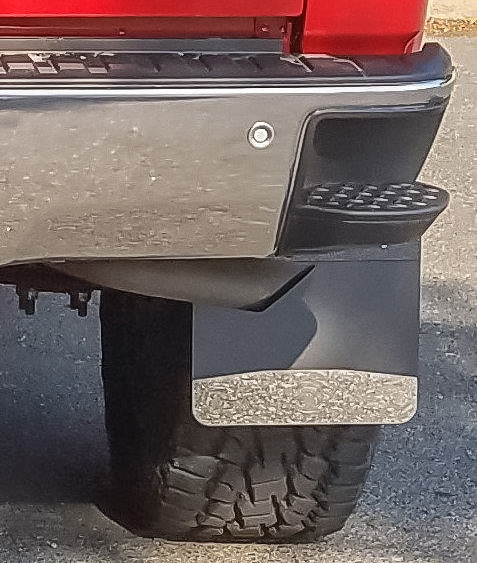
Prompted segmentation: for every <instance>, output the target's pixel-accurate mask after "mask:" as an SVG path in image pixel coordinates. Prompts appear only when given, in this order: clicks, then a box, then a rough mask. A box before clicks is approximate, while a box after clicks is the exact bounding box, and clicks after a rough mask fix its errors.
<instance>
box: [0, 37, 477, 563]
mask: <svg viewBox="0 0 477 563" xmlns="http://www.w3.org/2000/svg"><path fill="white" fill-rule="evenodd" d="M440 40H441V41H442V42H443V43H444V44H445V45H446V46H447V47H448V48H449V49H450V51H451V53H452V55H453V58H454V61H455V63H456V66H457V70H458V83H457V88H456V91H455V94H454V96H453V100H452V104H451V106H450V108H449V110H448V112H447V115H446V117H445V121H444V123H443V125H442V127H441V130H440V133H439V137H438V140H437V142H436V143H435V145H434V148H433V150H432V154H431V156H430V158H429V159H428V161H427V163H426V165H425V169H424V170H423V173H422V175H421V177H422V179H424V180H426V181H428V182H430V183H434V184H436V185H438V186H442V187H444V188H446V189H447V190H449V191H450V193H451V196H452V203H451V205H450V208H449V209H448V210H447V211H446V212H445V213H444V214H443V215H442V217H441V218H440V219H439V221H438V223H437V224H436V225H434V226H433V228H432V229H431V231H430V232H429V233H428V234H427V235H426V237H425V241H424V263H423V290H422V328H421V366H420V406H419V412H418V414H417V415H416V417H415V418H414V419H413V420H412V421H411V422H409V423H407V424H405V425H402V426H396V427H387V428H385V430H384V432H383V439H382V442H381V445H380V448H379V450H378V452H377V455H376V458H375V463H374V467H373V470H372V472H371V475H370V478H369V480H368V484H367V486H366V491H365V493H364V496H363V499H362V501H361V503H360V505H359V508H358V510H357V512H356V514H354V515H353V516H352V518H351V519H350V520H349V522H348V524H347V525H346V527H345V529H344V530H342V531H341V532H339V533H337V534H335V535H334V536H332V537H330V538H328V539H326V540H324V541H323V542H320V543H318V544H306V545H281V546H277V545H275V546H266V545H259V546H255V545H233V544H231V545H225V546H224V545H213V544H191V543H171V542H164V541H159V540H144V539H140V538H136V537H134V536H133V535H132V534H130V533H129V532H127V531H125V530H123V529H122V528H121V527H119V526H118V525H116V524H115V523H113V522H111V521H110V520H108V519H107V518H106V517H105V516H103V515H102V513H101V512H100V511H99V510H98V509H97V508H96V507H95V505H94V504H93V502H92V501H93V499H94V498H95V496H96V492H97V490H98V489H100V488H101V485H102V483H104V480H105V478H106V475H107V468H108V450H107V442H106V437H105V431H104V424H103V398H102V389H101V383H100V372H99V362H100V349H99V319H98V296H97V295H95V296H94V299H93V303H92V305H91V307H90V311H91V312H90V315H89V316H88V317H87V318H86V319H80V318H78V317H77V316H76V315H75V314H74V313H73V312H72V311H70V310H69V309H68V308H67V301H66V298H65V297H64V296H59V295H41V298H40V301H39V304H38V314H37V315H36V316H34V317H26V316H24V314H23V313H20V312H19V311H18V310H17V300H16V296H15V293H14V290H13V289H12V288H11V287H6V286H0V563H50V562H51V563H53V562H55V563H99V562H104V563H109V562H111V563H123V562H124V563H126V562H127V563H140V562H145V563H159V562H170V563H175V562H196V563H205V562H207V563H218V562H222V561H227V562H230V563H259V562H260V563H265V562H270V563H272V562H273V563H279V562H283V563H285V562H287V563H292V562H293V563H301V562H303V563H305V562H309V563H311V562H317V563H318V562H319V563H328V562H338V563H341V562H345V563H358V562H380V563H383V562H394V561H405V562H408V561H409V562H415V563H420V562H429V563H431V562H432V563H447V562H451V561H452V562H454V563H460V562H465V561H477V550H475V543H474V544H473V541H474V542H475V540H473V530H475V529H476V528H477V518H475V515H476V512H475V504H476V500H477V498H476V493H475V491H476V490H475V481H476V479H475V478H476V467H477V464H476V451H475V445H476V440H475V429H476V425H475V422H476V409H475V399H476V390H475V383H476V380H477V329H476V323H477V313H476V311H477V240H476V239H477V234H476V229H475V228H476V209H477V190H476V182H475V180H476V161H477V149H476V147H477V130H476V127H477V119H476V118H477V111H476V100H477V88H476V82H477V80H476V78H477V69H476V64H475V59H476V56H475V54H476V52H477V40H475V39H474V40H472V39H470V38H465V37H459V38H448V39H442V38H441V39H440ZM472 545H474V553H472Z"/></svg>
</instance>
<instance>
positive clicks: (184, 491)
mask: <svg viewBox="0 0 477 563" xmlns="http://www.w3.org/2000/svg"><path fill="white" fill-rule="evenodd" d="M101 323H102V345H103V381H104V390H105V401H106V426H107V430H108V435H109V441H110V451H111V477H112V481H111V494H110V496H109V498H108V501H107V503H106V512H107V513H108V514H109V515H111V516H112V517H113V518H115V519H116V520H117V521H119V522H120V523H121V524H123V525H124V526H126V527H128V528H129V529H130V530H132V531H133V532H135V533H137V534H138V535H143V536H147V537H157V536H159V537H165V538H168V539H190V540H213V541H237V540H246V541H268V542H270V541H283V540H286V541H290V540H292V541H296V540H303V541H309V540H310V539H316V538H319V537H322V536H325V535H327V534H330V533H332V532H335V531H337V530H339V529H340V528H342V527H343V525H344V524H345V522H346V520H347V518H348V517H349V515H350V514H351V512H352V511H353V509H354V508H355V506H356V503H357V501H358V499H359V496H360V494H361V490H362V488H363V485H364V483H365V480H366V476H367V473H368V470H369V468H370V464H371V460H372V455H373V450H374V445H375V444H376V442H377V439H378V432H379V428H378V427H376V426H321V427H320V426H317V427H249V428H245V427H241V428H239V427H238V428H211V427H204V426H201V425H200V424H199V423H198V422H196V421H195V419H194V418H193V417H192V415H191V412H190V393H189V389H190V381H189V373H190V356H191V352H190V349H191V345H190V334H191V331H190V327H191V306H190V305H189V304H186V303H178V302H172V301H166V300H161V299H151V298H146V297H140V296H134V295H131V294H125V293H120V292H114V291H103V294H102V299H101ZM104 506H105V505H104V503H103V508H104Z"/></svg>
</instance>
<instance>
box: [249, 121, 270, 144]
mask: <svg viewBox="0 0 477 563" xmlns="http://www.w3.org/2000/svg"><path fill="white" fill-rule="evenodd" d="M274 137H275V130H274V129H273V127H272V126H271V125H270V124H269V123H266V122H265V121H257V123H255V124H254V125H252V127H251V128H250V130H249V132H248V142H249V143H250V144H251V145H252V147H255V148H256V149H266V148H267V147H268V146H270V145H271V143H272V141H273V139H274Z"/></svg>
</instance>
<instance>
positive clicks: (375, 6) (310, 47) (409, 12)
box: [301, 0, 427, 55]
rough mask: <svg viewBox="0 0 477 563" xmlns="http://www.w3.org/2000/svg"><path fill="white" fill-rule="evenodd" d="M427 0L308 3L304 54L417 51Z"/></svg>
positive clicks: (342, 0) (304, 29)
mask: <svg viewBox="0 0 477 563" xmlns="http://www.w3.org/2000/svg"><path fill="white" fill-rule="evenodd" d="M426 8H427V0H328V1H324V0H308V2H307V5H306V15H305V21H304V28H303V32H302V44H301V47H302V51H303V52H304V53H330V54H333V55H358V54H361V55H374V54H376V55H378V54H380V55H381V54H399V53H405V52H410V51H413V50H416V49H419V48H420V34H421V32H422V29H423V27H424V21H425V17H426Z"/></svg>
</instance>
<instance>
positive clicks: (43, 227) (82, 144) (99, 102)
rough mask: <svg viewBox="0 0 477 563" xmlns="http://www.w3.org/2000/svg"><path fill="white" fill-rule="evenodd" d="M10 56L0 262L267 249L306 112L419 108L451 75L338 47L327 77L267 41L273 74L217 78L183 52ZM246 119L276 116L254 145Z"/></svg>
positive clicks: (0, 174)
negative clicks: (404, 69) (377, 68)
mask: <svg viewBox="0 0 477 563" xmlns="http://www.w3.org/2000/svg"><path fill="white" fill-rule="evenodd" d="M148 56H149V55H148ZM9 57H10V58H8V57H6V58H5V57H4V58H3V59H2V60H3V70H4V73H3V74H0V131H1V141H0V144H1V151H0V264H2V265H5V264H11V263H18V262H42V261H51V260H65V259H66V260H68V259H108V258H122V259H130V258H148V259H149V258H170V257H173V258H190V257H199V258H200V257H229V258H233V257H265V256H268V255H270V254H272V253H274V251H275V249H276V246H277V237H278V233H279V230H280V227H281V225H280V223H281V220H282V217H283V215H284V209H286V206H287V202H288V200H289V196H290V191H291V186H292V185H293V178H294V174H295V172H296V170H295V168H296V162H297V155H298V154H299V152H300V146H301V143H302V141H303V131H304V129H305V126H306V124H307V123H308V121H309V120H310V118H311V117H312V116H315V115H317V114H329V113H333V112H339V113H343V112H353V111H359V112H362V111H363V110H370V111H373V110H376V109H378V110H382V109H386V108H387V109H389V110H391V111H392V110H393V109H395V108H403V107H405V108H409V107H412V108H420V107H422V108H426V107H429V106H432V105H433V104H435V103H436V101H439V100H441V101H442V100H445V99H446V98H448V96H449V94H450V91H451V88H452V82H453V77H452V76H449V75H446V76H442V77H440V78H439V77H435V76H434V77H431V78H429V79H422V77H420V79H419V80H412V76H411V77H409V76H408V77H406V78H403V79H402V81H398V80H396V77H391V78H389V79H383V78H379V79H378V78H377V77H374V78H373V77H367V76H363V71H362V70H360V67H359V66H358V70H357V71H356V68H354V67H353V65H352V64H351V62H350V61H344V64H345V67H346V68H350V69H351V70H352V71H353V72H354V75H352V72H351V71H349V72H350V76H346V73H344V75H343V72H342V69H343V61H341V62H339V61H330V64H331V63H332V64H334V65H337V68H339V69H340V72H341V76H340V77H339V80H338V79H333V80H330V79H328V78H326V77H325V78H323V77H322V76H321V74H320V73H321V72H322V71H318V70H316V69H315V68H314V67H313V64H312V63H310V62H307V63H304V62H303V61H302V60H301V59H293V60H289V59H288V60H283V59H281V58H280V57H279V56H278V55H276V56H274V55H267V57H269V58H268V59H267V61H268V62H269V63H270V60H271V59H270V57H272V58H273V57H275V59H274V62H273V64H274V65H276V66H277V68H280V72H278V70H277V74H276V76H277V77H278V78H274V74H273V72H275V70H273V69H272V70H273V72H272V71H270V69H267V68H265V65H262V66H263V68H262V69H260V68H258V69H256V76H255V75H253V76H252V77H251V78H250V77H248V78H247V77H240V76H239V77H235V78H233V77H230V76H228V77H227V73H225V75H224V77H222V78H220V72H219V70H217V69H216V68H215V67H214V66H213V65H214V64H215V65H218V67H219V68H220V64H222V65H223V60H222V59H221V57H218V58H216V59H214V63H213V64H212V63H210V62H207V64H206V63H204V62H203V61H202V62H200V65H202V66H201V68H202V67H207V65H209V70H208V71H207V72H208V73H209V76H210V75H212V78H210V77H209V78H204V75H203V74H204V73H205V70H203V69H202V70H201V71H200V72H199V74H198V75H197V72H198V71H197V72H196V71H195V70H194V71H190V72H192V74H191V75H190V74H189V75H187V74H186V75H184V72H185V71H184V68H185V67H184V61H183V60H181V62H180V65H179V67H178V69H176V70H174V68H172V70H171V65H172V67H174V64H176V63H175V62H174V61H176V62H177V58H178V55H168V56H165V55H164V56H163V59H162V60H163V63H162V66H161V65H159V64H158V65H156V70H157V69H158V68H160V69H161V70H157V73H156V74H157V76H156V75H154V76H153V77H152V78H151V77H147V78H144V77H143V78H138V77H136V78H128V74H127V72H129V71H127V66H128V65H127V64H126V63H121V62H118V63H117V64H116V63H115V65H116V66H115V65H113V64H110V65H109V67H108V66H107V65H106V66H105V64H106V63H104V62H103V63H102V64H103V67H100V66H98V65H96V66H95V64H96V62H97V61H96V62H95V61H94V60H92V59H91V56H90V55H87V57H86V56H85V60H86V59H87V61H89V62H88V63H87V62H82V61H83V59H81V58H79V59H78V60H76V62H75V61H73V62H72V60H71V58H70V59H68V58H67V59H66V62H62V60H63V59H61V57H59V58H57V59H54V57H53V55H51V57H50V58H49V57H48V56H43V57H40V58H39V59H38V57H37V58H33V59H31V58H30V59H28V60H29V61H30V62H28V61H27V62H21V61H22V60H24V59H21V60H20V59H15V57H14V56H13V55H9ZM12 57H13V58H12ZM52 57H53V58H52ZM88 57H89V58H88ZM134 57H135V58H134V60H135V61H138V60H140V56H139V55H135V56H134ZM168 57H169V58H168ZM229 58H230V57H229ZM93 59H94V57H93ZM179 59H180V57H179ZM189 59H190V60H192V61H194V60H195V61H200V60H201V59H200V57H196V59H194V58H193V57H192V59H191V58H189ZM219 59H220V60H222V62H220V60H219ZM242 59H243V60H245V59H247V60H248V58H247V57H245V56H242ZM242 59H241V58H240V57H238V56H237V57H235V59H234V61H235V63H234V64H237V61H238V64H241V62H240V61H241V60H242ZM18 60H20V62H18ZM102 60H104V57H103V59H102ZM118 60H119V59H118ZM121 60H122V59H121ZM128 60H133V59H128ZM190 60H189V63H190ZM9 61H10V62H9ZM15 61H17V62H15ZM31 61H33V62H31ZM35 61H36V62H35ZM51 61H53V62H51ZM91 61H92V62H91ZM126 62H127V61H126ZM189 63H188V64H189ZM348 63H349V64H348ZM128 64H129V63H128ZM131 64H132V63H131ZM135 64H139V63H137V62H136V63H135ZM211 64H212V66H210V65H211ZM317 64H318V63H317ZM353 64H354V66H357V65H356V63H353ZM15 65H16V66H15ZM22 65H23V66H22ZM42 65H43V66H42ZM45 65H46V66H45ZM48 65H50V66H48ZM75 65H76V66H75ZM121 65H122V66H121ZM168 65H169V66H168ZM181 65H182V66H181ZM340 65H341V66H340ZM132 66H133V67H134V65H132ZM189 66H190V65H189ZM192 66H193V65H192ZM259 67H260V65H259ZM282 67H286V69H285V70H283V68H282ZM40 68H41V70H39V69H40ZM108 69H113V70H108ZM114 69H116V70H114ZM118 69H119V70H118ZM353 69H354V70H353ZM136 70H137V69H136ZM189 70H190V69H189ZM103 71H104V72H103ZM115 72H116V74H114V73H115ZM130 72H133V73H134V72H136V71H135V70H134V68H133V70H132V71H130ZM174 72H176V74H177V73H182V74H180V76H181V78H180V79H179V78H177V79H174V78H173V76H174ZM188 72H189V71H188ZM194 72H196V75H194ZM75 73H79V74H75ZM85 73H86V74H85ZM201 73H202V74H201ZM280 73H281V74H280ZM287 73H288V74H287ZM206 74H207V73H206ZM252 74H253V73H252ZM356 74H357V76H356ZM279 75H280V76H279ZM177 76H179V74H177ZM254 76H255V78H254ZM257 122H266V123H268V124H270V126H271V127H273V130H274V138H273V142H271V144H270V145H269V146H268V147H267V148H265V149H261V148H257V147H256V146H254V144H253V143H251V142H250V139H249V132H250V129H251V127H252V126H253V125H254V124H255V123H257Z"/></svg>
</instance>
